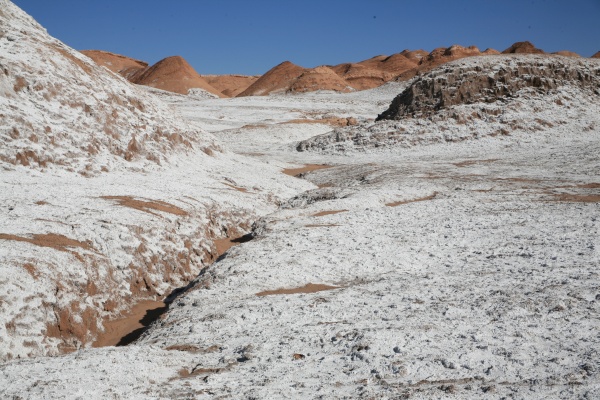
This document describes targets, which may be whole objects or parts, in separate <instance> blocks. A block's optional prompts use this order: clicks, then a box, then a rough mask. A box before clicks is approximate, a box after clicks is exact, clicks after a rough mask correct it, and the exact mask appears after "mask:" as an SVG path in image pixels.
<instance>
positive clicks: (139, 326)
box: [92, 300, 167, 347]
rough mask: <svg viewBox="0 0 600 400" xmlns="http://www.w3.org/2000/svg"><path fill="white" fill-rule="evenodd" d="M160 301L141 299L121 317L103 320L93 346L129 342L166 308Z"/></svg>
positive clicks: (116, 344)
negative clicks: (102, 327)
mask: <svg viewBox="0 0 600 400" xmlns="http://www.w3.org/2000/svg"><path fill="white" fill-rule="evenodd" d="M166 307H167V306H166V304H165V303H163V302H162V301H153V300H142V301H140V302H139V303H137V304H136V305H134V306H133V307H132V308H131V310H130V311H129V313H128V314H127V315H125V316H124V317H123V318H119V319H116V320H113V321H105V322H104V332H102V333H99V334H98V339H97V340H96V341H95V342H94V343H93V344H92V346H93V347H104V346H118V345H126V344H129V343H130V342H131V341H133V339H135V336H137V335H136V333H141V331H142V330H143V329H145V328H146V327H147V326H148V325H149V324H150V322H152V321H153V320H155V319H156V318H157V317H158V316H159V315H160V314H161V313H162V312H164V311H165V310H166Z"/></svg>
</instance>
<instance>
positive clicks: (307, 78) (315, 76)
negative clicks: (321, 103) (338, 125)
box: [238, 61, 352, 97]
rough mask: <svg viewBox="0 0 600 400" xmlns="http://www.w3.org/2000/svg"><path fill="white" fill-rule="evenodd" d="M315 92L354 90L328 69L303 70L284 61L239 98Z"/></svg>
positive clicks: (322, 67)
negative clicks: (278, 93) (276, 93)
mask: <svg viewBox="0 0 600 400" xmlns="http://www.w3.org/2000/svg"><path fill="white" fill-rule="evenodd" d="M315 90H335V91H338V92H349V91H352V88H350V87H349V85H348V83H347V82H346V81H345V80H344V79H342V78H340V77H339V76H338V75H337V74H336V73H335V72H334V71H332V70H331V69H330V68H328V67H325V66H320V67H316V68H303V67H300V66H299V65H296V64H293V63H291V62H289V61H284V62H283V63H281V64H279V65H277V66H276V67H274V68H272V69H270V70H269V71H268V72H267V73H266V74H264V75H263V76H261V77H260V78H259V79H258V80H257V81H256V82H254V83H253V84H252V85H250V86H249V87H248V88H247V89H246V90H244V91H243V92H242V93H240V94H239V95H238V97H243V96H266V95H268V94H270V93H274V92H311V91H315Z"/></svg>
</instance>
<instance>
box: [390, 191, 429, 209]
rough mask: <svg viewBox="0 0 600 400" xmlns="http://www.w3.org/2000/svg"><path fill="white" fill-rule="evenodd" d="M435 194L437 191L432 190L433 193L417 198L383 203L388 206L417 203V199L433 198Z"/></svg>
mask: <svg viewBox="0 0 600 400" xmlns="http://www.w3.org/2000/svg"><path fill="white" fill-rule="evenodd" d="M437 194H438V193H437V192H434V193H433V194H431V195H429V196H425V197H419V198H417V199H412V200H401V201H394V202H392V203H386V204H385V205H386V206H388V207H397V206H400V205H402V204H409V203H417V202H419V201H427V200H433V199H434V198H435V196H437Z"/></svg>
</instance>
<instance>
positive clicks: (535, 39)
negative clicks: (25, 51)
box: [13, 0, 600, 75]
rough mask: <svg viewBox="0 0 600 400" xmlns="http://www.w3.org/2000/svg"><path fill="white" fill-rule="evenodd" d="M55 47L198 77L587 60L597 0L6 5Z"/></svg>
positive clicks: (596, 28) (599, 9) (597, 37)
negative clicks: (400, 59)
mask: <svg viewBox="0 0 600 400" xmlns="http://www.w3.org/2000/svg"><path fill="white" fill-rule="evenodd" d="M13 1H14V3H15V4H17V5H18V6H19V7H21V8H22V9H24V10H25V11H26V12H27V13H29V14H30V15H32V16H33V17H34V18H35V19H36V20H37V21H38V22H39V23H41V24H42V25H43V26H44V27H46V28H47V29H48V32H49V33H50V34H51V35H53V36H54V37H56V38H58V39H60V40H62V41H63V42H65V43H66V44H68V45H69V46H71V47H74V48H75V49H78V50H84V49H99V50H107V51H111V52H114V53H119V54H123V55H127V56H129V57H133V58H137V59H140V60H144V61H146V62H149V63H151V64H152V63H155V62H157V61H159V60H160V59H162V58H165V57H167V56H171V55H180V56H182V57H184V58H185V59H187V60H188V61H189V62H190V64H192V66H193V67H194V68H195V69H196V70H197V71H198V72H199V73H201V74H226V73H238V74H246V75H253V74H262V73H264V72H266V71H267V70H269V69H270V68H272V67H273V66H275V65H277V64H279V63H280V62H282V61H285V60H289V61H292V62H294V63H296V64H299V65H301V66H303V67H314V66H317V65H322V64H339V63H342V62H354V61H360V60H364V59H367V58H370V57H373V56H375V55H379V54H387V55H389V54H393V53H397V52H400V51H402V50H404V49H407V48H408V49H424V50H428V51H430V50H432V49H434V48H436V47H442V46H443V47H447V46H450V45H452V44H460V45H463V46H468V45H476V46H478V47H479V48H480V49H481V50H484V49H485V48H488V47H492V48H495V49H497V50H500V51H502V50H504V49H506V48H507V47H509V46H510V45H511V44H512V43H514V42H517V41H523V40H529V41H531V42H532V43H533V44H535V45H536V46H537V47H539V48H541V49H543V50H545V51H548V52H553V51H558V50H571V51H574V52H576V53H579V54H581V55H583V56H585V57H589V56H591V55H592V54H594V53H595V52H597V51H599V50H600V0H568V1H567V0H504V1H491V0H472V1H466V0H429V1H428V0H421V1H418V0H406V1H403V0H343V1H342V0H318V1H315V0H297V1H292V0H272V1H271V0H254V1H252V0H212V1H202V0H119V1H117V0H13Z"/></svg>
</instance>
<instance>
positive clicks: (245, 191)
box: [223, 182, 248, 193]
mask: <svg viewBox="0 0 600 400" xmlns="http://www.w3.org/2000/svg"><path fill="white" fill-rule="evenodd" d="M223 185H225V186H229V187H230V188H232V189H235V190H237V191H238V192H242V193H248V189H244V188H242V187H238V186H235V185H232V184H230V183H225V182H223Z"/></svg>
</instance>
